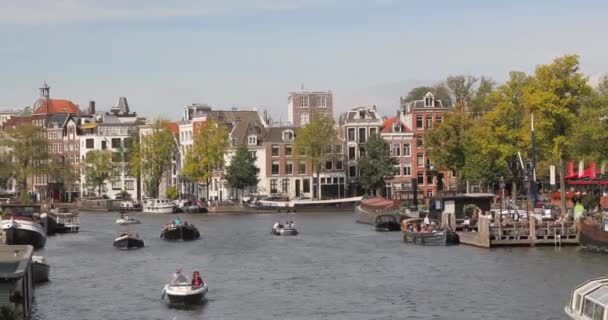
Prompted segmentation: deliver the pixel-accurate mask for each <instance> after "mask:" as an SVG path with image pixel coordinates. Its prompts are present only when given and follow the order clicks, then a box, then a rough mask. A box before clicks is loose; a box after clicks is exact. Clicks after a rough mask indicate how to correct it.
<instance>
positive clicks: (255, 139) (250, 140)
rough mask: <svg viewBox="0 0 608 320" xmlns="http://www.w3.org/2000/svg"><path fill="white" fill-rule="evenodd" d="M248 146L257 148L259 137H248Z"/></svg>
mask: <svg viewBox="0 0 608 320" xmlns="http://www.w3.org/2000/svg"><path fill="white" fill-rule="evenodd" d="M247 144H248V145H250V146H255V145H257V144H258V137H256V136H253V135H252V136H249V137H247Z"/></svg>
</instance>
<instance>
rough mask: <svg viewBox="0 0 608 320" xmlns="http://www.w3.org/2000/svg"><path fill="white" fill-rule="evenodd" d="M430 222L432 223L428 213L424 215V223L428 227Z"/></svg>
mask: <svg viewBox="0 0 608 320" xmlns="http://www.w3.org/2000/svg"><path fill="white" fill-rule="evenodd" d="M430 224H431V219H429V215H428V214H427V215H426V216H425V217H424V225H425V226H427V227H428V226H429V225H430Z"/></svg>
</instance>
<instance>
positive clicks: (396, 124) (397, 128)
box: [393, 122, 401, 132]
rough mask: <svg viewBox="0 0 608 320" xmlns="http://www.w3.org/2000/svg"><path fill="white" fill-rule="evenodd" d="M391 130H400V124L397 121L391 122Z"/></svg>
mask: <svg viewBox="0 0 608 320" xmlns="http://www.w3.org/2000/svg"><path fill="white" fill-rule="evenodd" d="M393 132H401V124H400V123H399V122H395V123H393Z"/></svg>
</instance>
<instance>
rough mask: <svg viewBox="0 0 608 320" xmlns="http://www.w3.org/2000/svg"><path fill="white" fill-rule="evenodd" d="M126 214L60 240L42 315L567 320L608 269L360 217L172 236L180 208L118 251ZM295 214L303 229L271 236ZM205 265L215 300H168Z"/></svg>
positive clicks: (219, 220) (257, 223) (574, 257)
mask: <svg viewBox="0 0 608 320" xmlns="http://www.w3.org/2000/svg"><path fill="white" fill-rule="evenodd" d="M117 216H118V214H116V213H87V212H83V213H81V232H80V233H77V234H65V235H58V236H54V237H50V238H49V239H48V241H47V245H46V248H45V249H44V250H42V251H40V252H38V254H42V255H46V256H47V257H48V262H49V263H50V264H51V266H52V269H51V281H50V282H49V283H47V284H44V285H42V286H39V287H37V289H36V293H35V294H36V302H35V304H36V305H35V310H34V312H35V317H34V319H39V320H42V319H89V320H93V319H162V320H167V319H174V320H182V319H184V320H185V319H463V320H464V319H466V320H471V319H514V320H515V319H522V320H523V319H525V320H529V319H566V317H565V316H564V313H563V306H564V305H565V304H566V303H567V301H568V295H569V293H570V290H571V289H572V287H573V286H575V285H576V284H578V283H580V282H582V281H584V280H587V279H589V278H593V277H597V276H602V275H605V274H606V271H607V270H608V268H607V265H608V255H601V254H593V253H588V252H585V251H583V250H580V249H579V248H578V247H563V248H561V249H560V248H553V247H536V248H505V249H492V250H487V249H479V248H474V247H469V246H464V245H461V246H453V247H423V246H416V245H408V244H404V243H402V242H401V238H400V236H401V235H400V233H399V232H393V233H379V232H375V231H374V230H373V228H372V227H371V226H369V225H363V224H357V223H355V222H354V220H355V219H354V216H353V214H352V213H337V212H333V213H332V212H329V213H302V214H300V213H298V214H256V215H225V216H207V215H180V217H181V218H182V219H185V220H188V221H190V222H193V223H194V224H195V225H197V226H198V227H199V229H200V231H201V234H202V239H201V240H199V241H195V242H181V243H178V242H166V241H163V240H161V239H160V237H159V236H160V228H161V226H162V225H163V224H164V223H165V222H167V221H168V220H169V219H170V218H172V217H174V216H172V215H141V214H138V215H134V216H136V217H137V218H138V219H141V220H142V224H141V225H136V226H134V227H132V228H131V229H132V230H133V231H137V232H138V233H139V234H140V235H142V236H143V237H144V240H145V246H146V247H145V248H143V249H141V250H136V251H120V250H116V249H114V248H113V247H112V240H113V239H114V237H115V236H116V234H117V232H118V231H119V228H118V227H117V226H115V224H114V221H115V220H116V218H117ZM276 220H281V221H285V220H294V221H296V224H297V225H296V226H297V228H298V229H299V230H300V232H301V234H300V235H298V236H296V237H279V236H273V235H271V234H270V227H271V225H272V224H273V223H274V222H275V221H276ZM178 267H181V268H183V270H184V272H185V273H187V274H188V275H191V273H192V271H194V270H198V271H200V272H201V275H202V276H203V279H204V280H205V281H206V282H207V283H208V284H209V288H210V289H209V292H208V294H207V301H206V303H205V304H203V305H202V306H200V307H196V308H193V309H190V310H184V309H174V308H169V307H168V306H167V304H166V303H165V302H162V301H160V297H161V291H162V288H163V285H164V284H165V283H166V282H167V281H168V279H169V278H170V275H171V273H173V272H174V271H175V270H176V268H178Z"/></svg>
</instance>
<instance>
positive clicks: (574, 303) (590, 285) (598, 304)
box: [564, 277, 608, 320]
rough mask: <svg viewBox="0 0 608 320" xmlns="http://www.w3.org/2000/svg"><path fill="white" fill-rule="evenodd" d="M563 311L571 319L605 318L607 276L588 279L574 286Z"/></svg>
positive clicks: (607, 311) (607, 291)
mask: <svg viewBox="0 0 608 320" xmlns="http://www.w3.org/2000/svg"><path fill="white" fill-rule="evenodd" d="M564 311H565V312H566V314H567V315H568V317H570V319H573V320H591V319H598V320H607V319H608V277H603V278H597V279H593V280H589V281H587V282H585V283H583V284H581V285H579V286H578V287H576V288H574V290H572V294H571V295H570V301H569V303H568V305H566V307H565V308H564Z"/></svg>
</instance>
